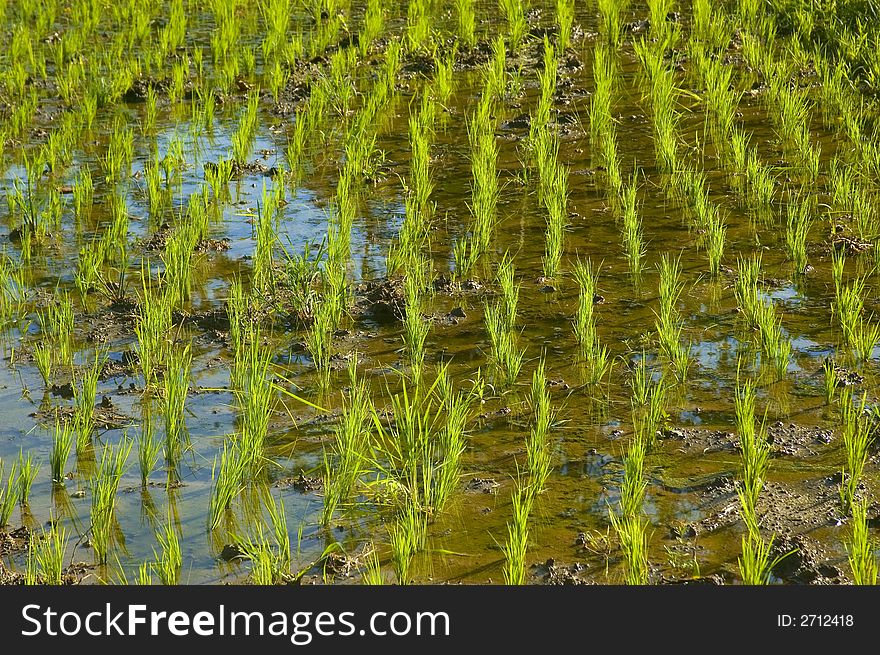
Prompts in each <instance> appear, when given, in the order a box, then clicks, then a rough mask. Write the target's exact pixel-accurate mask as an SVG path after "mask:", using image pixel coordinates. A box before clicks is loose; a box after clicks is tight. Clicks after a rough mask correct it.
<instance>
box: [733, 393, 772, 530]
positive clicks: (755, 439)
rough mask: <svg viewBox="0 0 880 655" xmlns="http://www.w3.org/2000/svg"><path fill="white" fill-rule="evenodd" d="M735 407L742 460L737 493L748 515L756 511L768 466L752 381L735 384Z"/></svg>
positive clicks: (765, 443) (763, 431)
mask: <svg viewBox="0 0 880 655" xmlns="http://www.w3.org/2000/svg"><path fill="white" fill-rule="evenodd" d="M734 408H735V410H736V426H737V432H738V433H739V442H740V453H741V463H742V480H741V482H740V488H739V490H738V493H739V496H740V501H741V504H742V506H743V513H744V515H745V516H746V517H751V516H754V514H755V508H756V507H757V502H758V496H759V494H760V493H761V489H762V488H763V486H764V480H765V478H766V475H767V470H768V468H769V467H770V444H769V443H768V441H767V435H766V431H765V429H764V426H763V425H761V427H760V428H756V427H755V419H756V417H755V387H754V383H753V382H752V381H751V380H746V381H745V382H744V383H742V384H741V385H738V386H737V389H736V393H735V395H734Z"/></svg>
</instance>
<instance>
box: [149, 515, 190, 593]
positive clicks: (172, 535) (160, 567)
mask: <svg viewBox="0 0 880 655" xmlns="http://www.w3.org/2000/svg"><path fill="white" fill-rule="evenodd" d="M156 540H157V541H158V542H159V547H160V548H161V552H158V553H157V552H156V549H155V548H154V549H153V556H154V558H155V560H156V563H155V571H156V574H157V575H158V576H159V581H160V582H161V583H162V584H163V585H176V584H177V583H178V582H179V581H180V567H181V566H182V565H183V554H182V553H181V550H180V537H179V536H178V534H177V528H176V527H175V526H174V523H173V521H172V518H171V513H170V511H169V515H168V517H167V519H166V521H165V523H164V524H163V525H162V527H161V528H159V530H158V531H157V533H156Z"/></svg>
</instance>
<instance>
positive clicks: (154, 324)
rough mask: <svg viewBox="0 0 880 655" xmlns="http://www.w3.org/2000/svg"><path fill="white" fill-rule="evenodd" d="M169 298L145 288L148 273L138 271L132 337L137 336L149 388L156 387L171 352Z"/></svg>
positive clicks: (145, 380)
mask: <svg viewBox="0 0 880 655" xmlns="http://www.w3.org/2000/svg"><path fill="white" fill-rule="evenodd" d="M172 308H173V302H172V296H171V294H169V293H166V292H162V291H154V290H151V289H150V288H149V287H148V282H147V272H146V270H144V269H142V270H141V293H140V298H139V302H138V309H137V314H136V316H137V320H136V323H135V326H134V334H135V336H136V337H137V344H136V346H135V350H136V352H137V355H138V362H139V363H140V369H141V374H142V375H143V378H144V384H145V385H146V386H147V387H152V386H154V385H156V384H158V380H159V371H160V370H161V369H163V368H164V367H165V364H166V363H167V361H168V356H169V353H170V351H171V342H170V341H169V332H170V331H171V323H172V321H171V312H172Z"/></svg>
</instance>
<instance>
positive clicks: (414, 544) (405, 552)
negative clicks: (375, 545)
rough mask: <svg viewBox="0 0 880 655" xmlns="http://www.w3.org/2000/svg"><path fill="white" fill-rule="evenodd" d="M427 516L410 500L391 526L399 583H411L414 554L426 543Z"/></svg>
mask: <svg viewBox="0 0 880 655" xmlns="http://www.w3.org/2000/svg"><path fill="white" fill-rule="evenodd" d="M427 529H428V524H427V516H426V515H425V514H424V513H422V512H420V511H419V510H418V508H416V507H415V505H414V504H413V503H412V502H408V503H407V504H406V506H405V507H404V509H403V510H402V511H401V512H399V513H398V516H397V518H396V520H395V521H394V523H393V524H392V525H391V526H390V527H389V541H390V545H391V562H392V564H393V566H394V573H395V575H396V576H397V582H398V583H399V584H409V583H410V581H411V579H410V567H411V566H412V560H413V556H414V555H415V554H416V553H418V552H419V551H420V550H422V548H424V545H425V535H426V533H427Z"/></svg>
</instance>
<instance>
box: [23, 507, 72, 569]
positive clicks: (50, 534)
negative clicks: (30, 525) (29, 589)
mask: <svg viewBox="0 0 880 655" xmlns="http://www.w3.org/2000/svg"><path fill="white" fill-rule="evenodd" d="M67 537H68V531H67V529H66V528H64V527H63V526H62V525H60V524H59V523H58V521H54V522H52V527H51V528H50V529H49V530H46V529H45V528H43V530H42V531H41V533H40V534H39V535H38V534H36V533H34V534H32V535H31V539H30V543H29V544H28V553H27V561H26V564H25V567H26V568H25V577H24V583H25V584H26V585H36V584H45V585H61V584H62V583H63V578H64V553H65V549H66V547H67Z"/></svg>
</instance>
